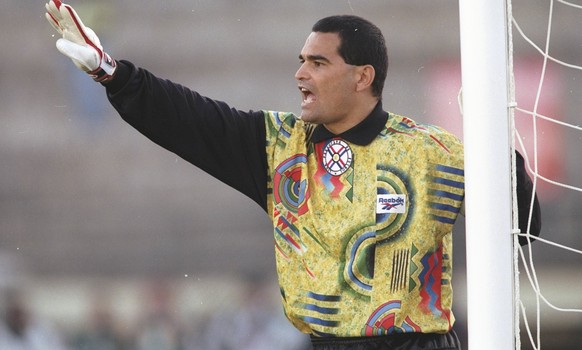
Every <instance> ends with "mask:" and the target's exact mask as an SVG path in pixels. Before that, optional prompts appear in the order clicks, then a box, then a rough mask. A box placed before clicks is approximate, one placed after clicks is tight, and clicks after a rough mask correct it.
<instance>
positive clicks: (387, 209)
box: [376, 194, 406, 214]
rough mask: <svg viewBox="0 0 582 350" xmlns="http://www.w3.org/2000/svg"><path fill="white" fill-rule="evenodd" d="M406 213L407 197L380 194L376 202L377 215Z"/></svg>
mask: <svg viewBox="0 0 582 350" xmlns="http://www.w3.org/2000/svg"><path fill="white" fill-rule="evenodd" d="M402 213H406V195H404V194H379V195H378V199H377V200H376V214H402Z"/></svg>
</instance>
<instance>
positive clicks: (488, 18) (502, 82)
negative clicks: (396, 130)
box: [459, 0, 515, 350]
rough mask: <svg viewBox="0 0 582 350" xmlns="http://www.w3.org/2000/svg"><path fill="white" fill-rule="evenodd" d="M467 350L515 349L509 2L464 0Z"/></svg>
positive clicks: (462, 1)
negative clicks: (507, 4)
mask: <svg viewBox="0 0 582 350" xmlns="http://www.w3.org/2000/svg"><path fill="white" fill-rule="evenodd" d="M459 14H460V16H459V18H460V36H461V38H460V39H461V67H462V68H461V73H462V109H463V134H464V144H465V185H466V192H465V193H466V197H465V213H466V235H467V238H466V242H467V243H466V244H467V253H466V254H467V310H468V318H467V328H468V337H469V350H479V349H495V350H510V349H511V350H513V349H515V334H514V332H515V331H514V327H515V325H514V317H515V316H514V293H513V290H514V288H513V285H514V283H513V282H514V281H513V279H514V275H513V248H512V247H513V244H512V242H513V237H512V234H511V232H512V226H513V225H512V222H513V220H512V189H511V188H512V187H511V169H512V165H511V153H510V151H509V150H510V149H511V145H512V140H511V128H510V126H511V121H510V113H509V102H508V101H509V95H508V92H509V87H508V81H509V80H508V79H509V73H508V49H507V20H506V14H507V11H506V3H505V1H504V0H460V1H459Z"/></svg>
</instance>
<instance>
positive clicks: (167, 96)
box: [105, 61, 267, 210]
mask: <svg viewBox="0 0 582 350" xmlns="http://www.w3.org/2000/svg"><path fill="white" fill-rule="evenodd" d="M105 87H106V90H107V96H108V98H109V100H110V102H111V104H112V105H113V107H114V108H115V109H116V110H117V111H118V112H119V114H120V115H121V117H122V118H123V119H124V120H125V121H126V122H128V123H129V124H130V125H131V126H133V127H134V128H135V129H137V130H138V131H139V132H141V133H142V134H143V135H145V136H146V137H148V138H149V139H150V140H152V141H153V142H155V143H157V144H158V145H160V146H162V147H163V148H166V149H167V150H169V151H171V152H173V153H175V154H177V155H178V156H180V157H181V158H183V159H185V160H186V161H188V162H190V163H192V164H194V165H196V166H197V167H199V168H200V169H202V170H204V171H205V172H207V173H209V174H210V175H211V176H213V177H215V178H217V179H219V180H220V181H222V182H224V183H226V184H227V185H229V186H231V187H233V188H235V189H236V190H238V191H240V192H242V193H243V194H245V195H246V196H248V197H249V198H251V199H252V200H254V201H255V202H257V203H258V204H259V205H260V206H261V207H262V208H263V209H265V210H266V208H267V203H266V202H267V194H266V193H267V156H266V153H265V142H266V141H265V140H266V137H265V134H266V131H265V119H264V113H263V112H262V111H259V112H253V111H249V112H243V111H239V110H236V109H234V108H231V107H229V106H228V105H227V104H226V103H224V102H220V101H215V100H212V99H209V98H207V97H204V96H201V95H200V94H198V93H197V92H195V91H192V90H190V89H188V88H186V87H184V86H181V85H179V84H176V83H173V82H171V81H169V80H164V79H160V78H157V77H156V76H154V75H153V74H151V73H150V72H148V71H147V70H145V69H142V68H137V67H135V66H134V65H133V64H132V63H130V62H127V61H118V69H117V72H116V75H115V78H114V79H113V80H112V81H111V82H109V83H107V84H105Z"/></svg>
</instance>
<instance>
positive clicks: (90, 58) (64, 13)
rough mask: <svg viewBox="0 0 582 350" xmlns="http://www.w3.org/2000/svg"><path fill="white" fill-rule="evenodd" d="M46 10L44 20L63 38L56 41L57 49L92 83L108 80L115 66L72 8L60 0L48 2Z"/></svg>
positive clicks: (97, 39)
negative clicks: (91, 80) (83, 72)
mask: <svg viewBox="0 0 582 350" xmlns="http://www.w3.org/2000/svg"><path fill="white" fill-rule="evenodd" d="M45 7H46V10H47V13H45V17H46V19H47V20H48V22H49V23H50V24H51V25H52V26H53V27H54V28H55V29H56V30H57V32H59V34H61V35H62V36H63V37H62V38H61V39H59V40H57V44H56V45H57V49H58V50H59V51H60V52H61V53H62V54H63V55H65V56H67V57H69V58H70V59H71V60H73V63H75V65H76V66H77V67H79V69H81V70H83V71H85V72H87V74H89V75H90V76H91V77H92V78H93V79H94V80H95V81H98V82H107V81H108V80H110V79H111V78H112V77H113V74H114V73H115V70H116V68H117V65H116V63H115V60H114V59H112V58H111V57H110V56H109V55H108V54H107V53H105V51H103V47H102V46H101V42H100V41H99V38H98V37H97V35H96V34H95V32H94V31H93V30H91V28H89V27H86V26H85V25H84V24H83V22H82V21H81V19H80V18H79V16H78V15H77V13H76V12H75V10H74V9H73V8H72V7H71V6H69V5H67V4H64V3H62V2H61V1H59V0H50V1H49V2H48V3H47V4H46V5H45Z"/></svg>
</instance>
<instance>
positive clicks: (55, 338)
mask: <svg viewBox="0 0 582 350" xmlns="http://www.w3.org/2000/svg"><path fill="white" fill-rule="evenodd" d="M3 316H4V317H3V319H2V321H3V322H2V324H0V349H2V350H64V349H66V347H65V345H64V343H63V342H62V341H61V338H60V335H59V334H58V333H57V332H56V331H55V330H54V329H53V328H52V327H51V326H50V325H48V324H44V323H42V322H40V321H39V320H38V319H35V318H34V317H33V316H32V315H31V314H30V313H29V312H28V310H27V308H26V306H25V304H24V301H23V300H22V297H21V296H19V295H18V293H17V292H16V291H10V292H8V293H7V294H6V299H5V308H4V315H3Z"/></svg>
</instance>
